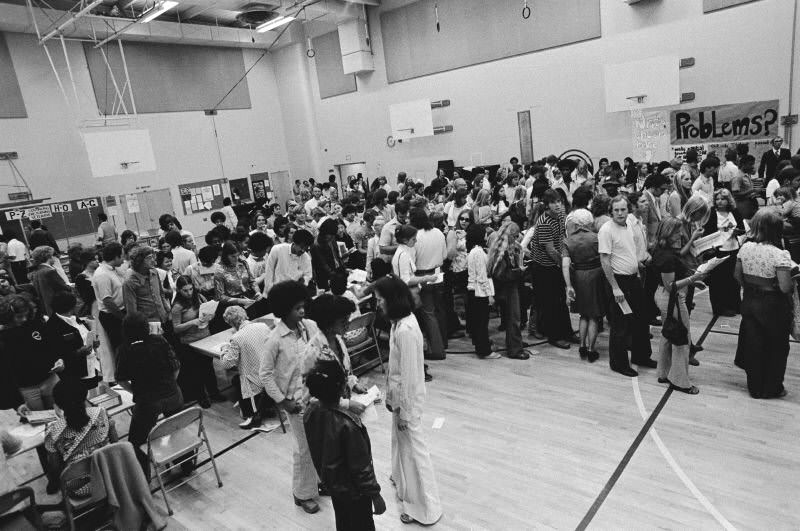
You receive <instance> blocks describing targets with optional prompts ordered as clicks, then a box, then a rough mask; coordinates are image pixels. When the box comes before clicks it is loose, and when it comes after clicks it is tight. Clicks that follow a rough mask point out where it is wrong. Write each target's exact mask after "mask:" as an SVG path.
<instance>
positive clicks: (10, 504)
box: [0, 487, 36, 514]
mask: <svg viewBox="0 0 800 531" xmlns="http://www.w3.org/2000/svg"><path fill="white" fill-rule="evenodd" d="M25 498H28V499H29V500H30V504H31V505H32V506H33V505H35V504H36V501H35V498H34V497H33V489H32V488H30V487H20V488H18V489H14V490H12V491H9V492H6V493H5V494H3V495H0V514H3V513H5V512H8V511H10V510H11V509H13V508H14V507H16V506H17V505H19V504H20V503H22V502H23V501H24V500H25Z"/></svg>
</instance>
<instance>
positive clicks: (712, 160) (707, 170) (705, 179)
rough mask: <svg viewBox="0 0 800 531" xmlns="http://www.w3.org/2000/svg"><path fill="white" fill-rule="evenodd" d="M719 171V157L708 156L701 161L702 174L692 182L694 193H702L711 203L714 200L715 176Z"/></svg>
mask: <svg viewBox="0 0 800 531" xmlns="http://www.w3.org/2000/svg"><path fill="white" fill-rule="evenodd" d="M717 171H719V159H718V158H716V157H706V158H704V159H703V162H701V163H700V176H699V177H698V178H697V179H695V181H694V183H693V184H692V195H695V194H700V195H702V196H703V198H705V200H706V202H707V203H708V204H709V205H710V204H711V203H712V202H713V201H714V177H716V176H717Z"/></svg>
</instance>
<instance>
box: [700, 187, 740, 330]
mask: <svg viewBox="0 0 800 531" xmlns="http://www.w3.org/2000/svg"><path fill="white" fill-rule="evenodd" d="M716 232H720V233H722V234H726V235H727V239H726V240H725V242H724V243H723V244H722V246H721V247H720V248H719V249H718V250H717V251H716V256H717V257H725V256H727V257H728V259H727V260H726V261H725V262H723V263H721V264H720V265H719V266H717V267H716V268H714V270H713V271H712V272H711V274H710V275H709V282H708V290H709V292H708V295H709V298H710V299H711V310H712V311H713V312H714V315H720V316H723V317H733V316H734V315H736V314H738V313H739V306H740V305H741V300H742V299H741V294H740V292H741V287H740V286H739V284H738V283H737V282H736V279H735V278H733V271H734V269H735V268H736V255H737V254H738V253H739V236H741V235H743V234H744V233H745V225H744V220H743V219H742V216H741V215H740V214H739V211H738V210H737V208H736V201H735V200H734V199H733V195H732V194H731V192H730V191H729V190H728V189H726V188H720V189H718V190H716V191H714V205H713V208H711V209H710V210H709V215H708V221H706V224H705V227H704V231H703V236H708V235H710V234H714V233H716Z"/></svg>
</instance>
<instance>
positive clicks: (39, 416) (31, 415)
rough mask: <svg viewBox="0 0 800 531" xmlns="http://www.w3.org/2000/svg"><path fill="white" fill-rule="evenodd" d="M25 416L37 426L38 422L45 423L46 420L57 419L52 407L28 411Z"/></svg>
mask: <svg viewBox="0 0 800 531" xmlns="http://www.w3.org/2000/svg"><path fill="white" fill-rule="evenodd" d="M25 418H26V419H28V422H29V423H31V424H32V425H33V426H38V425H39V424H47V423H48V422H53V421H55V420H58V417H57V416H56V412H55V410H53V409H45V410H43V411H29V412H28V414H27V415H25Z"/></svg>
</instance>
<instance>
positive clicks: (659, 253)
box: [652, 218, 705, 395]
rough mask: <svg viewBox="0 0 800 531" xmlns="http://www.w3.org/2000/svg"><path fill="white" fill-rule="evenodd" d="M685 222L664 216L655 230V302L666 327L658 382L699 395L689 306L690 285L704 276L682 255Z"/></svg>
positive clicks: (660, 341)
mask: <svg viewBox="0 0 800 531" xmlns="http://www.w3.org/2000/svg"><path fill="white" fill-rule="evenodd" d="M682 238H683V223H682V221H681V220H680V219H676V218H664V219H663V220H662V221H661V223H660V224H659V226H658V231H657V232H656V244H655V249H654V250H653V261H652V266H653V270H654V271H656V272H657V273H658V275H659V284H660V287H659V288H658V291H657V292H656V303H657V304H658V308H659V310H661V321H662V322H663V323H664V324H663V327H664V328H663V330H662V333H661V339H660V340H659V343H660V344H659V355H658V368H657V372H656V374H657V376H658V381H659V383H668V384H670V387H671V388H672V389H674V390H675V391H681V392H682V393H687V394H690V395H696V394H697V393H699V392H700V390H699V389H698V388H697V387H696V386H694V385H692V382H691V381H690V380H689V348H690V347H689V345H690V344H691V332H690V330H691V326H690V323H689V311H688V309H687V308H686V292H687V290H688V288H689V286H691V285H693V284H694V283H695V282H697V281H699V280H702V279H703V278H704V277H705V275H703V274H699V273H693V274H692V273H690V272H689V270H688V268H687V267H686V265H685V263H684V261H683V260H681V257H680V254H679V252H680V249H681V242H682Z"/></svg>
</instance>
